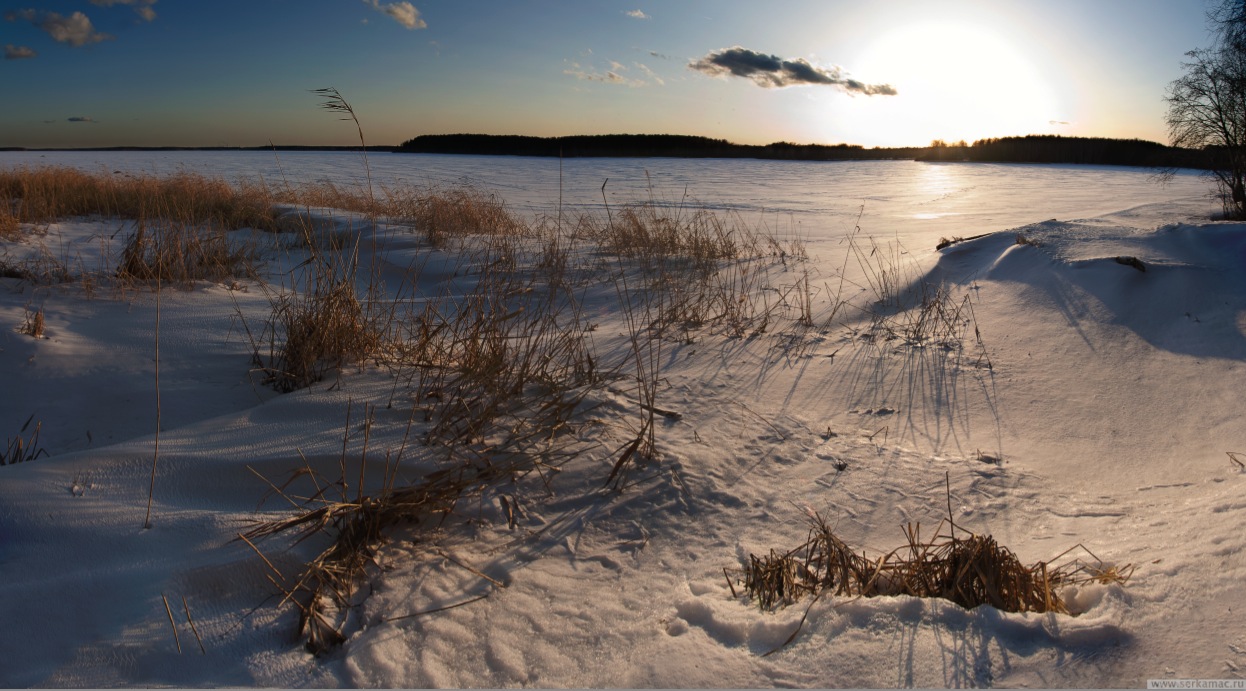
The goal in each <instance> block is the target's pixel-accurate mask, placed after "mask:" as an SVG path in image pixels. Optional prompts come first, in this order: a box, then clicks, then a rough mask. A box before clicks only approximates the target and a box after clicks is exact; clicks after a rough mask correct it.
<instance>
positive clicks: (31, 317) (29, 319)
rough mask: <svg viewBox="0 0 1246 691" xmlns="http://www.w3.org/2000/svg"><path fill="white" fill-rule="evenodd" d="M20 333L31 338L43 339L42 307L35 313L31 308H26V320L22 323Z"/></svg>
mask: <svg viewBox="0 0 1246 691" xmlns="http://www.w3.org/2000/svg"><path fill="white" fill-rule="evenodd" d="M17 331H18V333H22V334H26V335H27V336H30V337H31V338H43V308H42V307H40V308H39V309H37V310H34V311H33V312H32V311H31V310H30V308H29V307H27V308H26V320H25V321H24V322H23V323H22V326H21V328H19V329H18V330H17Z"/></svg>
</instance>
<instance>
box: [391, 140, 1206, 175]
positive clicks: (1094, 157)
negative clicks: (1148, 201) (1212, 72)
mask: <svg viewBox="0 0 1246 691" xmlns="http://www.w3.org/2000/svg"><path fill="white" fill-rule="evenodd" d="M396 150H397V151H399V152H405V153H421V154H474V155H483V156H550V157H558V156H561V157H563V158H579V157H636V158H645V157H667V158H756V159H769V160H790V161H868V160H917V161H971V162H979V163H1076V164H1093V165H1114V166H1143V167H1149V168H1160V169H1171V168H1199V169H1213V168H1214V167H1215V166H1216V165H1219V162H1220V161H1221V159H1222V158H1223V151H1221V150H1220V149H1218V148H1217V147H1214V146H1210V147H1204V148H1201V149H1187V148H1180V147H1171V146H1165V145H1163V144H1159V143H1157V142H1151V141H1146V140H1142V139H1109V138H1103V137H1064V136H1059V135H1028V136H1024V137H1001V138H995V139H980V140H978V141H975V142H974V143H973V144H968V143H966V142H963V141H962V142H956V143H951V144H949V143H947V142H944V141H942V140H935V141H934V142H932V143H931V145H930V146H924V147H875V148H870V149H867V148H865V147H862V146H860V145H855V144H835V145H826V144H794V143H792V142H774V143H772V144H764V145H751V144H734V143H732V142H729V141H727V140H725V139H711V138H709V137H697V136H691V135H675V134H603V135H577V136H569V137H530V136H522V135H492V134H426V135H421V136H418V137H415V138H414V139H409V140H407V141H405V142H403V143H402V145H401V146H399V147H398V148H397V149H396Z"/></svg>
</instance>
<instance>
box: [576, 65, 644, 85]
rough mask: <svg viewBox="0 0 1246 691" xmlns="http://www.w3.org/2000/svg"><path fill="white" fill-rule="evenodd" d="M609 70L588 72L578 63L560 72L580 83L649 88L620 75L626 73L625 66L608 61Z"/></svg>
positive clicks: (642, 83) (642, 81) (636, 80)
mask: <svg viewBox="0 0 1246 691" xmlns="http://www.w3.org/2000/svg"><path fill="white" fill-rule="evenodd" d="M610 67H611V69H609V70H606V71H605V72H589V71H586V70H585V69H583V68H582V67H580V65H579V63H575V62H573V63H571V67H570V68H569V69H565V70H563V71H562V73H563V74H567V75H571V76H572V77H575V78H576V79H579V80H580V81H585V82H601V83H603V84H616V85H618V86H631V87H641V86H649V83H648V82H646V81H645V80H643V79H633V78H631V77H628V76H625V75H624V74H622V73H623V72H626V71H627V66H625V65H623V64H621V63H618V62H615V61H613V60H611V61H610Z"/></svg>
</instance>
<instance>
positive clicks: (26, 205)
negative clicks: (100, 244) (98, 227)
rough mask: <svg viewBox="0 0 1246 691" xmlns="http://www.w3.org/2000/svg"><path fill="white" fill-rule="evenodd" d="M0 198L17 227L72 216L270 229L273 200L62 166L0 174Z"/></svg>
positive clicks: (195, 177) (209, 184)
mask: <svg viewBox="0 0 1246 691" xmlns="http://www.w3.org/2000/svg"><path fill="white" fill-rule="evenodd" d="M0 199H2V200H7V201H8V202H9V206H10V213H9V216H10V217H11V218H13V219H15V220H16V222H17V223H30V224H48V223H54V222H56V221H59V220H62V219H65V218H70V217H74V216H92V215H98V216H104V217H118V218H127V219H139V218H151V217H157V218H162V219H166V220H169V221H175V222H179V223H184V224H189V225H198V224H206V223H211V224H215V225H218V226H220V227H222V228H225V229H229V230H233V229H237V228H248V227H249V228H263V229H271V228H272V227H273V220H274V214H273V209H272V202H273V198H272V195H271V194H270V192H269V190H268V189H267V188H266V187H264V186H263V185H259V184H247V183H240V184H238V185H230V184H229V183H227V182H225V181H224V180H222V179H219V178H211V177H206V176H203V175H199V174H197V173H192V172H188V171H180V172H177V173H174V174H172V175H167V176H159V177H157V176H154V175H137V176H136V175H128V174H121V173H114V174H111V175H110V174H107V173H104V172H100V173H87V172H84V171H81V170H78V169H75V168H68V167H62V166H42V167H18V168H13V169H7V170H0Z"/></svg>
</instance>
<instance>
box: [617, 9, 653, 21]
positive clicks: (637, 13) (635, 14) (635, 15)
mask: <svg viewBox="0 0 1246 691" xmlns="http://www.w3.org/2000/svg"><path fill="white" fill-rule="evenodd" d="M623 14H626V15H627V16H629V17H631V18H632V19H653V17H650V16H649V15H647V14H645V13H644V12H643V11H642V10H630V11H628V12H624V13H623Z"/></svg>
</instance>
